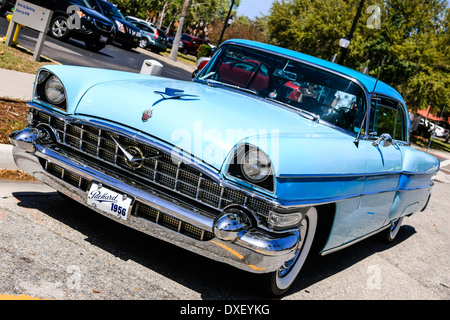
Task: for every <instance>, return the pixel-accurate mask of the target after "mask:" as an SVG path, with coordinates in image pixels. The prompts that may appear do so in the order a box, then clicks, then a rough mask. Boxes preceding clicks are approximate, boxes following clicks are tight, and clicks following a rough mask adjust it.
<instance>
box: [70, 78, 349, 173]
mask: <svg viewBox="0 0 450 320" xmlns="http://www.w3.org/2000/svg"><path fill="white" fill-rule="evenodd" d="M172 89H176V90H179V93H181V94H185V95H184V96H182V97H178V98H177V97H171V96H170V94H163V93H164V92H166V91H167V92H170V91H171V90H172ZM144 112H146V113H148V114H151V117H149V118H148V119H147V120H146V121H144V120H145V119H144V120H143V113H144ZM75 114H77V115H79V116H88V117H95V118H99V119H105V120H108V121H112V122H115V123H118V124H122V125H124V126H126V127H128V128H132V129H134V130H137V131H140V132H144V133H146V134H149V135H151V136H153V137H156V138H157V139H159V140H162V141H164V142H165V143H167V144H169V145H172V146H176V147H178V148H179V149H181V150H184V151H185V152H188V153H189V154H190V155H193V156H195V157H196V158H198V159H201V160H203V161H204V162H206V163H208V164H209V165H211V166H213V167H214V168H216V169H217V170H220V169H221V167H222V166H223V164H224V162H226V159H227V157H228V156H229V154H230V152H231V151H232V150H233V148H234V147H235V146H236V144H238V143H240V142H244V141H246V142H248V143H252V144H254V145H257V146H259V147H260V148H261V149H263V150H264V151H265V152H266V153H268V154H269V155H270V154H272V153H277V155H278V153H279V152H280V150H279V148H280V146H283V145H284V144H282V143H280V139H287V140H289V139H292V137H293V136H295V137H304V138H305V139H306V138H308V139H310V138H320V137H323V136H327V137H328V138H330V137H332V136H334V137H335V138H339V139H342V137H343V136H346V135H343V134H342V133H339V132H338V131H336V130H333V129H331V128H329V127H326V126H323V125H319V124H317V123H315V122H313V121H311V120H309V119H306V118H304V117H303V116H301V115H299V114H298V113H295V112H293V111H291V110H287V109H285V108H283V107H281V106H279V105H275V104H273V103H271V102H266V101H265V100H263V99H260V98H257V97H253V96H248V95H247V94H242V93H236V92H231V91H230V90H228V89H222V88H217V87H210V86H207V85H204V84H200V83H195V82H185V81H178V80H171V79H165V78H160V77H149V78H144V79H129V80H123V81H110V82H103V83H99V84H97V85H94V86H92V87H91V88H90V89H89V90H88V91H87V92H86V93H85V94H84V96H83V98H82V99H81V100H80V102H79V104H78V107H77V108H76V110H75ZM347 137H348V136H347ZM286 147H287V148H289V146H286ZM288 151H289V150H286V151H285V152H288ZM281 152H283V151H281ZM291 153H292V152H291ZM277 158H279V157H278V156H277Z"/></svg>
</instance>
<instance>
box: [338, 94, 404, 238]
mask: <svg viewBox="0 0 450 320" xmlns="http://www.w3.org/2000/svg"><path fill="white" fill-rule="evenodd" d="M369 114H370V117H369V123H368V127H369V137H370V138H369V139H366V140H361V141H360V144H359V148H360V149H361V150H360V151H362V154H361V153H360V155H364V156H365V158H366V162H367V169H366V173H365V177H364V179H365V182H364V190H363V194H362V196H361V197H360V199H359V205H358V210H356V212H357V213H356V214H355V215H354V218H353V220H352V228H350V231H349V234H348V239H347V241H351V240H354V239H357V238H359V237H362V236H364V235H367V234H370V233H371V232H373V231H376V230H378V229H380V228H381V227H383V226H385V225H386V224H387V223H388V220H389V214H390V212H391V209H392V206H393V204H394V200H395V197H396V194H397V190H398V185H399V181H400V178H401V175H402V152H401V149H400V148H399V146H398V145H397V143H395V141H396V140H399V141H402V140H406V129H407V128H406V117H405V114H404V112H403V111H402V109H401V108H399V107H398V102H397V101H395V100H393V99H389V98H386V97H381V96H378V97H373V98H372V100H371V109H370V113H369ZM383 134H388V135H389V136H390V137H392V139H393V142H394V143H391V142H389V141H384V140H383V137H384V136H385V135H383Z"/></svg>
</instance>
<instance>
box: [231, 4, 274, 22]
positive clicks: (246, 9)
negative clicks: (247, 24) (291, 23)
mask: <svg viewBox="0 0 450 320" xmlns="http://www.w3.org/2000/svg"><path fill="white" fill-rule="evenodd" d="M273 1H274V0H241V3H240V5H239V7H238V10H237V12H238V15H244V16H247V17H249V18H251V19H253V18H255V17H260V16H262V15H265V14H268V13H269V9H270V7H271V6H272V2H273Z"/></svg>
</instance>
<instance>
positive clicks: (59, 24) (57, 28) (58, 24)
mask: <svg viewBox="0 0 450 320" xmlns="http://www.w3.org/2000/svg"><path fill="white" fill-rule="evenodd" d="M52 32H53V34H54V35H55V36H58V37H61V36H63V35H64V34H65V33H66V32H67V22H66V21H65V20H63V19H58V20H56V21H55V23H54V24H53V28H52Z"/></svg>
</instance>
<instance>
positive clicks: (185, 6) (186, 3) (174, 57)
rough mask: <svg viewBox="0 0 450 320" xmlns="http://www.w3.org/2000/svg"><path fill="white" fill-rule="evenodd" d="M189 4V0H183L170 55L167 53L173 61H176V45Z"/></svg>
mask: <svg viewBox="0 0 450 320" xmlns="http://www.w3.org/2000/svg"><path fill="white" fill-rule="evenodd" d="M190 4H191V0H185V1H184V5H183V10H182V11H181V17H180V22H178V29H177V33H176V35H175V39H174V40H173V46H172V51H171V52H170V55H169V58H170V59H171V60H173V61H177V56H178V46H179V44H180V39H181V33H182V32H183V25H184V20H185V18H186V15H187V11H188V8H189V5H190Z"/></svg>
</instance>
